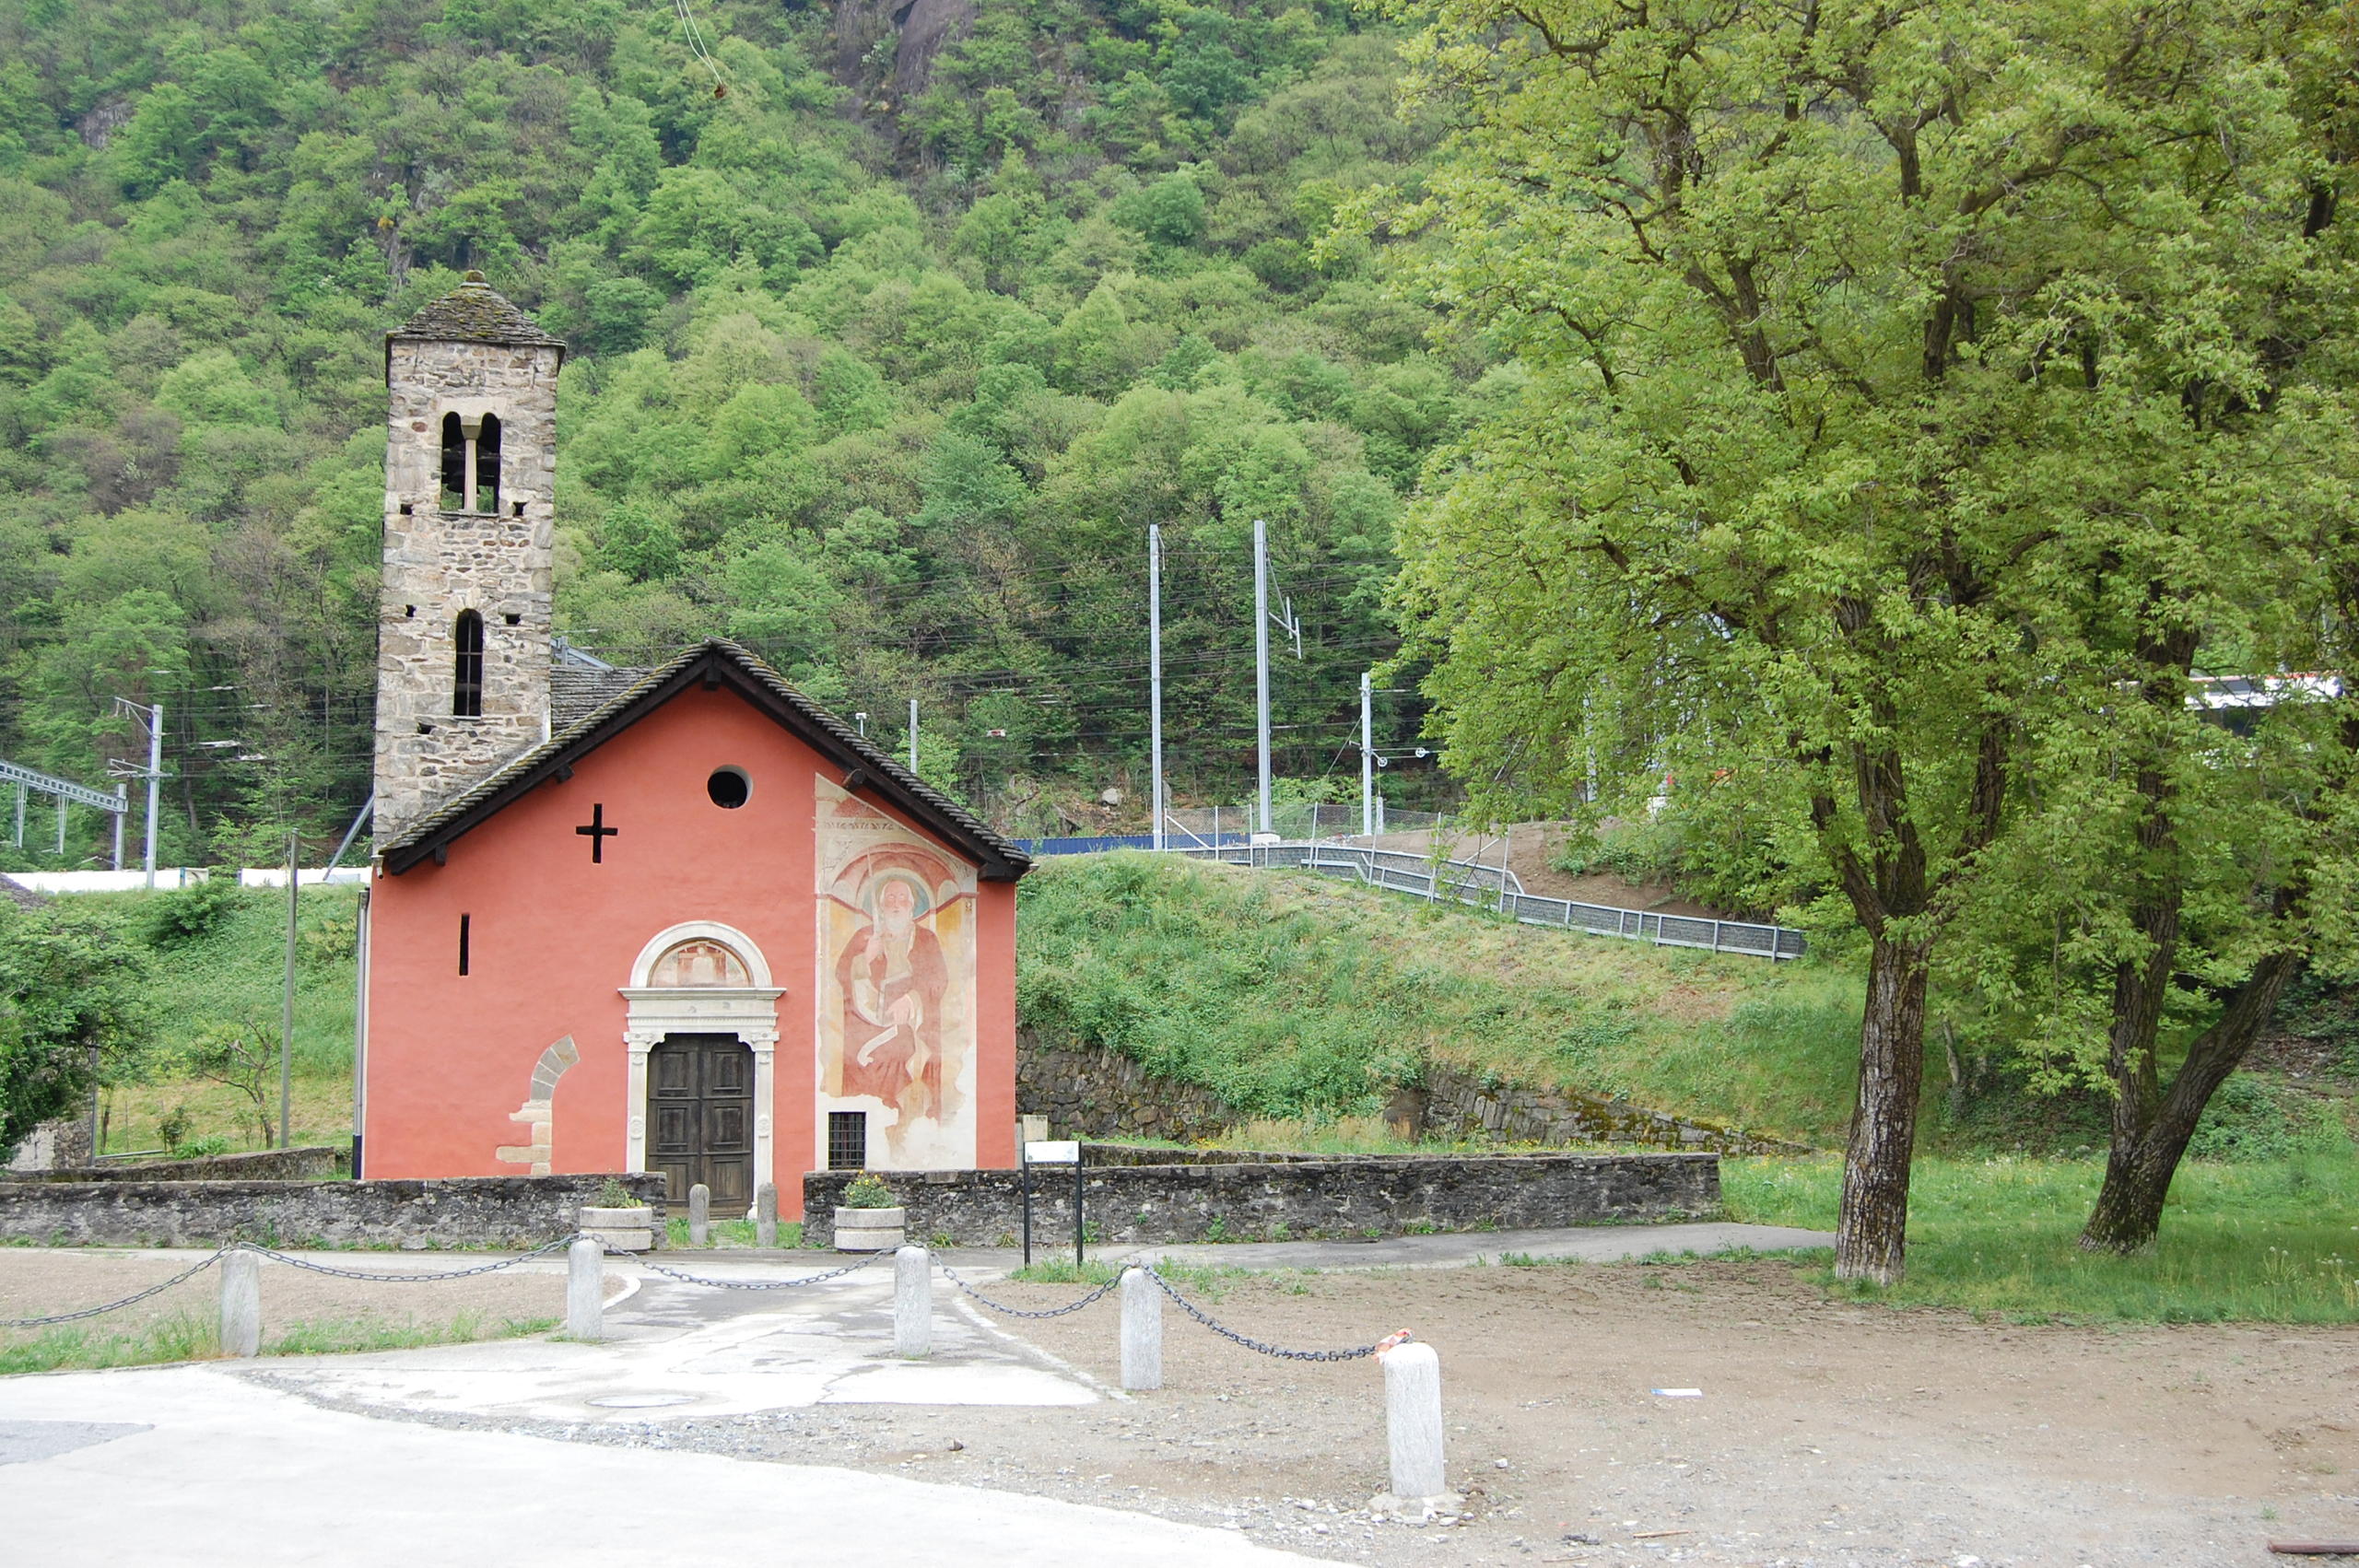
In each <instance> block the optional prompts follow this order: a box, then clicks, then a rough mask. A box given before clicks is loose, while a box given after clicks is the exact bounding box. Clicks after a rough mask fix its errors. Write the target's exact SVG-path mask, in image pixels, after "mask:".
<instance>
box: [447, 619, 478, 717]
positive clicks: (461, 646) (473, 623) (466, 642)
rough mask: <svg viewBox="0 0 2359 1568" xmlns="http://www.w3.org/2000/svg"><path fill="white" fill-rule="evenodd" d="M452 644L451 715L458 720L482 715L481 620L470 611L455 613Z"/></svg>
mask: <svg viewBox="0 0 2359 1568" xmlns="http://www.w3.org/2000/svg"><path fill="white" fill-rule="evenodd" d="M452 644H453V646H454V651H455V653H456V658H455V660H454V663H455V666H456V668H455V670H454V672H453V674H452V680H451V712H452V715H453V716H455V717H457V718H460V719H477V718H481V717H482V715H483V617H482V616H481V615H478V614H475V612H474V611H473V610H462V611H460V612H459V624H458V626H456V627H455V628H454V629H453V631H452Z"/></svg>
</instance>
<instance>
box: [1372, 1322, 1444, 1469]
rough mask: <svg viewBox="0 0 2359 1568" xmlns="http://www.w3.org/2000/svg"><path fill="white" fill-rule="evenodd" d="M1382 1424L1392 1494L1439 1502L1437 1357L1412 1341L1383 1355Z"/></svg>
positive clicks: (1439, 1433)
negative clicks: (1387, 1449) (1387, 1443)
mask: <svg viewBox="0 0 2359 1568" xmlns="http://www.w3.org/2000/svg"><path fill="white" fill-rule="evenodd" d="M1382 1360H1383V1362H1384V1425H1385V1432H1386V1435H1387V1438H1388V1440H1389V1446H1390V1448H1391V1455H1392V1495H1393V1496H1395V1497H1397V1498H1399V1499H1400V1500H1401V1501H1402V1502H1403V1503H1411V1504H1414V1503H1416V1502H1418V1501H1420V1500H1423V1499H1429V1498H1436V1497H1440V1496H1442V1495H1444V1494H1445V1493H1447V1492H1449V1484H1448V1482H1446V1481H1445V1480H1443V1478H1442V1456H1441V1358H1440V1357H1439V1356H1438V1355H1436V1354H1434V1348H1433V1347H1432V1346H1431V1345H1426V1344H1419V1343H1416V1342H1414V1341H1413V1342H1411V1343H1409V1344H1405V1345H1398V1346H1395V1347H1394V1348H1393V1349H1391V1350H1389V1351H1387V1352H1384V1354H1383V1357H1382Z"/></svg>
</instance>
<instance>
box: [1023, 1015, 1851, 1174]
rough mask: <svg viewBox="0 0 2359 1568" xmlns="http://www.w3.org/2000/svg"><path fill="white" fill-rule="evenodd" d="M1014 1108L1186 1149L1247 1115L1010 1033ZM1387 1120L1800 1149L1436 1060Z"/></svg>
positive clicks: (1620, 1140) (1052, 1122)
mask: <svg viewBox="0 0 2359 1568" xmlns="http://www.w3.org/2000/svg"><path fill="white" fill-rule="evenodd" d="M1015 1105H1016V1109H1017V1110H1018V1111H1020V1112H1023V1113H1026V1114H1028V1115H1035V1116H1046V1117H1048V1118H1049V1129H1050V1136H1051V1137H1055V1138H1158V1139H1167V1140H1169V1141H1172V1142H1177V1143H1187V1142H1193V1141H1197V1140H1199V1139H1205V1138H1213V1137H1216V1136H1218V1135H1219V1134H1220V1133H1222V1132H1224V1131H1226V1130H1227V1129H1229V1128H1231V1127H1234V1126H1237V1125H1238V1123H1240V1122H1242V1121H1244V1120H1246V1119H1247V1117H1246V1114H1245V1113H1244V1112H1242V1111H1239V1110H1238V1109H1237V1108H1236V1107H1235V1106H1231V1105H1229V1104H1228V1103H1227V1102H1226V1101H1225V1100H1223V1099H1222V1098H1221V1097H1220V1096H1219V1095H1217V1094H1214V1093H1213V1092H1212V1091H1211V1090H1209V1089H1204V1088H1201V1087H1199V1086H1197V1085H1196V1084H1192V1083H1180V1082H1174V1081H1173V1080H1171V1079H1168V1078H1158V1077H1156V1075H1154V1074H1153V1073H1150V1072H1148V1071H1147V1070H1146V1069H1145V1068H1144V1067H1142V1066H1140V1065H1139V1064H1138V1063H1137V1062H1136V1061H1134V1060H1133V1059H1131V1058H1129V1057H1126V1056H1121V1055H1119V1054H1117V1053H1115V1052H1113V1051H1110V1050H1090V1051H1076V1050H1062V1049H1058V1048H1056V1047H1049V1046H1044V1045H1042V1044H1041V1043H1040V1041H1039V1037H1038V1036H1035V1035H1034V1034H1033V1033H1032V1031H1030V1030H1028V1029H1019V1030H1018V1031H1017V1032H1016V1056H1015ZM1386 1116H1387V1119H1388V1120H1391V1121H1392V1122H1393V1124H1394V1129H1395V1130H1396V1131H1406V1132H1409V1133H1411V1134H1413V1135H1415V1136H1425V1137H1435V1138H1445V1139H1454V1140H1461V1141H1492V1142H1498V1143H1531V1144H1540V1145H1543V1146H1545V1145H1549V1144H1557V1145H1563V1144H1576V1143H1609V1144H1642V1145H1649V1146H1652V1147H1657V1148H1667V1149H1708V1150H1712V1151H1715V1152H1717V1153H1723V1154H1785V1153H1808V1150H1806V1149H1805V1148H1804V1147H1803V1146H1802V1145H1801V1144H1799V1143H1787V1142H1782V1141H1778V1140H1777V1139H1774V1138H1763V1137H1759V1136H1756V1135H1755V1134H1752V1133H1748V1132H1744V1131H1742V1130H1739V1129H1732V1128H1726V1127H1721V1126H1719V1125H1717V1124H1715V1123H1712V1122H1707V1121H1689V1120H1684V1119H1682V1118H1680V1117H1672V1116H1666V1115H1664V1114H1663V1113H1662V1112H1661V1111H1650V1110H1645V1109H1642V1108H1640V1107H1639V1106H1633V1105H1629V1104H1626V1103H1625V1102H1623V1101H1621V1100H1616V1099H1613V1098H1611V1097H1609V1096H1606V1095H1602V1094H1580V1093H1579V1092H1578V1091H1573V1090H1558V1089H1535V1088H1532V1087H1529V1086H1527V1085H1524V1084H1520V1083H1508V1082H1495V1081H1489V1080H1485V1079H1484V1078H1482V1077H1479V1076H1477V1075H1476V1074H1474V1073H1471V1072H1466V1071H1461V1070H1460V1069H1457V1068H1451V1067H1444V1066H1441V1065H1439V1064H1434V1065H1431V1066H1428V1067H1427V1068H1426V1082H1425V1086H1424V1087H1423V1088H1421V1089H1414V1090H1409V1089H1404V1090H1402V1091H1400V1092H1399V1093H1397V1094H1395V1095H1394V1096H1393V1103H1392V1106H1391V1107H1390V1108H1389V1109H1388V1111H1387V1113H1386Z"/></svg>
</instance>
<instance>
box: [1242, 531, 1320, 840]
mask: <svg viewBox="0 0 2359 1568" xmlns="http://www.w3.org/2000/svg"><path fill="white" fill-rule="evenodd" d="M1272 621H1275V622H1277V623H1278V625H1280V626H1284V627H1285V630H1286V635H1287V636H1288V637H1291V638H1294V656H1295V657H1296V658H1297V659H1299V658H1301V657H1302V623H1301V622H1300V621H1298V620H1297V619H1296V618H1295V614H1294V601H1293V600H1291V599H1288V600H1286V601H1285V611H1284V612H1283V613H1282V614H1271V613H1270V531H1269V526H1268V525H1267V524H1266V523H1264V522H1263V521H1262V520H1261V519H1260V518H1258V517H1257V518H1255V519H1254V520H1253V717H1254V724H1253V727H1254V730H1255V731H1256V733H1257V735H1258V737H1259V744H1260V753H1261V769H1262V825H1261V831H1262V832H1263V833H1275V832H1276V831H1277V830H1278V829H1277V823H1276V821H1275V819H1274V818H1273V816H1272V814H1271V811H1270V623H1271V622H1272ZM1312 820H1313V821H1314V822H1315V821H1317V820H1318V818H1317V816H1316V814H1315V813H1314V814H1313V816H1312Z"/></svg>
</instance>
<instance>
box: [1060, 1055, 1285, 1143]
mask: <svg viewBox="0 0 2359 1568" xmlns="http://www.w3.org/2000/svg"><path fill="white" fill-rule="evenodd" d="M1015 1105H1016V1109H1017V1110H1018V1111H1020V1112H1022V1113H1023V1114H1025V1115H1027V1116H1045V1117H1048V1118H1049V1128H1050V1134H1051V1135H1052V1136H1054V1137H1058V1138H1168V1139H1170V1140H1171V1141H1174V1142H1180V1143H1185V1142H1190V1141H1194V1140H1196V1139H1199V1138H1211V1137H1214V1136H1216V1135H1217V1134H1219V1133H1221V1132H1223V1131H1226V1129H1229V1128H1230V1127H1233V1126H1235V1125H1236V1124H1237V1123H1238V1122H1239V1121H1241V1120H1243V1119H1244V1117H1243V1115H1242V1114H1241V1113H1240V1112H1238V1110H1236V1109H1235V1108H1234V1107H1232V1106H1230V1105H1229V1104H1228V1102H1227V1101H1226V1100H1224V1099H1222V1098H1221V1097H1220V1096H1219V1095H1218V1094H1214V1093H1213V1092H1212V1091H1211V1090H1209V1089H1204V1088H1200V1087H1198V1086H1197V1085H1195V1084H1193V1083H1181V1082H1178V1081H1176V1080H1174V1079H1169V1078H1159V1077H1157V1076H1156V1075H1155V1074H1153V1073H1151V1072H1149V1071H1147V1070H1146V1069H1145V1068H1144V1067H1141V1066H1140V1065H1139V1064H1138V1062H1137V1061H1135V1060H1134V1059H1132V1058H1130V1057H1126V1056H1122V1055H1121V1054H1119V1053H1117V1052H1114V1051H1110V1050H1103V1049H1100V1050H1078V1051H1076V1050H1063V1049H1060V1048H1058V1047H1053V1046H1048V1045H1043V1044H1042V1043H1041V1041H1040V1039H1039V1036H1037V1035H1035V1034H1034V1033H1033V1032H1032V1031H1031V1030H1029V1029H1018V1030H1017V1031H1016V1032H1015Z"/></svg>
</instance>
